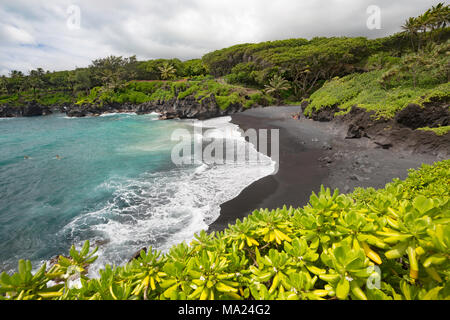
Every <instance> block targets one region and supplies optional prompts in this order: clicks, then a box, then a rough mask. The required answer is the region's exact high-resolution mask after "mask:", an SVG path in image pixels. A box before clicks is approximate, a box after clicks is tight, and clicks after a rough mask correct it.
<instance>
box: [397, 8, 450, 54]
mask: <svg viewBox="0 0 450 320" xmlns="http://www.w3.org/2000/svg"><path fill="white" fill-rule="evenodd" d="M449 22H450V6H449V5H444V3H439V4H438V5H436V6H433V7H432V8H430V9H428V10H427V11H426V12H425V13H424V14H422V15H420V16H418V17H415V18H414V17H411V18H409V19H408V20H406V22H405V24H404V25H403V26H402V29H403V33H404V34H406V35H407V36H408V37H409V38H410V39H411V46H412V49H413V50H420V49H421V48H422V46H423V45H424V44H425V43H426V42H430V41H433V40H435V39H439V38H440V37H441V36H442V34H443V31H444V29H445V27H446V26H447V25H448V24H449Z"/></svg>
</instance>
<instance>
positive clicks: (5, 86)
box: [0, 76, 9, 94]
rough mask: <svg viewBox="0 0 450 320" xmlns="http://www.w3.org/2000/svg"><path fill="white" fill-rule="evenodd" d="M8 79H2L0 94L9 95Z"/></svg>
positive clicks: (0, 79)
mask: <svg viewBox="0 0 450 320" xmlns="http://www.w3.org/2000/svg"><path fill="white" fill-rule="evenodd" d="M8 93H9V92H8V79H7V78H6V76H1V77H0V94H8Z"/></svg>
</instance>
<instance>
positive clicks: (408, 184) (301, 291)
mask: <svg viewBox="0 0 450 320" xmlns="http://www.w3.org/2000/svg"><path fill="white" fill-rule="evenodd" d="M449 181H450V160H446V161H442V162H438V163H435V164H434V165H423V166H422V168H421V169H420V170H411V171H410V174H409V176H408V178H407V179H406V180H404V181H400V180H398V179H396V180H394V181H393V182H392V183H390V184H388V185H387V186H386V187H385V188H384V189H381V190H374V189H372V188H369V189H366V190H365V189H357V190H355V192H354V193H353V194H349V195H344V194H339V192H338V190H335V192H334V193H331V191H330V190H329V189H324V188H323V187H322V189H321V191H320V192H319V193H318V194H315V193H313V194H312V196H311V198H310V201H309V204H308V205H307V206H305V207H303V208H298V209H294V208H292V207H291V208H286V207H283V208H281V209H277V210H272V211H269V210H267V209H266V210H264V209H261V210H256V211H254V212H253V214H252V215H250V216H249V217H247V218H244V219H243V220H242V221H240V220H237V221H236V223H235V224H234V225H230V226H229V227H228V229H226V230H225V231H223V232H218V233H212V234H207V233H206V232H204V231H202V232H200V233H199V234H196V235H195V238H194V240H193V241H192V242H191V244H190V245H187V244H186V243H181V244H179V245H176V246H173V247H172V248H171V249H170V250H169V251H168V252H167V253H165V254H162V253H160V252H158V251H154V250H152V249H151V248H150V250H148V252H147V253H146V252H144V251H141V253H140V256H139V257H138V258H137V259H135V260H133V261H131V262H129V263H127V264H125V265H123V266H120V267H115V266H114V267H111V266H109V265H107V266H105V268H104V269H102V270H100V274H99V277H98V278H92V279H90V278H87V277H86V269H87V268H88V266H89V264H90V263H92V262H93V260H94V259H95V256H94V253H95V250H94V251H91V252H89V243H88V242H86V243H85V244H84V246H83V248H82V249H81V250H80V251H79V252H78V251H76V250H75V248H73V247H72V249H71V250H70V257H63V256H60V257H59V259H58V262H57V263H56V264H55V265H54V266H52V267H51V268H50V269H49V270H46V265H45V264H44V265H43V266H42V267H41V268H40V269H39V270H38V271H37V272H36V273H35V274H32V272H31V264H30V263H29V262H26V261H23V260H21V261H20V262H19V271H18V273H16V274H14V275H11V276H10V275H7V274H6V273H2V274H1V276H0V298H2V299H77V300H84V299H90V300H100V299H111V300H113V299H114V300H125V299H132V300H136V299H144V300H147V299H162V300H166V299H183V300H185V299H193V300H198V299H200V300H206V299H211V300H212V299H220V300H223V299H226V300H230V299H258V300H259V299H263V300H270V299H282V300H298V299H310V300H324V299H339V300H345V299H352V300H367V299H371V300H392V299H394V300H417V299H420V300H429V299H449V298H450V281H449V276H450V274H449V270H450V269H449V267H450V265H449V263H450V262H449V261H450V260H449V254H450V227H449V224H448V222H449V219H450V216H449V213H450V192H449V191H450V188H449ZM443 183H444V185H443ZM75 276H78V277H79V278H80V280H79V283H78V284H76V282H74V281H75ZM50 280H52V281H53V282H50Z"/></svg>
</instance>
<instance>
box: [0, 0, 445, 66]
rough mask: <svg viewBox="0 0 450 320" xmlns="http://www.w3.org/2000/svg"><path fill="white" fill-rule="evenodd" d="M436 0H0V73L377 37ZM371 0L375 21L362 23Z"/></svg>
mask: <svg viewBox="0 0 450 320" xmlns="http://www.w3.org/2000/svg"><path fill="white" fill-rule="evenodd" d="M439 2H448V1H445V0H441V1H432V0H369V1H366V0H220V1H219V0H145V1H144V0H126V1H125V0H117V1H116V0H67V1H66V0H41V1H36V0H0V74H7V73H8V72H9V71H10V70H13V69H16V70H21V71H24V72H28V71H29V70H30V69H35V68H37V67H42V68H44V69H45V70H51V71H53V70H67V69H74V68H75V67H76V66H78V67H85V66H87V65H89V63H90V61H92V60H93V59H96V58H100V57H105V56H107V55H111V54H113V55H121V56H131V55H137V57H138V59H140V60H143V59H153V58H172V57H177V58H180V59H182V60H184V59H190V58H199V57H201V56H202V55H203V54H205V53H207V52H210V51H212V50H215V49H221V48H224V47H227V46H230V45H234V44H238V43H247V42H261V41H267V40H278V39H287V38H307V39H310V38H312V37H314V36H366V37H369V38H376V37H381V36H385V35H389V34H393V33H395V32H398V31H400V25H401V24H402V23H403V22H404V21H405V20H406V18H408V17H411V16H417V15H419V14H421V13H422V12H423V11H425V10H426V9H427V8H429V7H430V6H432V5H435V4H437V3H439ZM370 5H376V6H378V7H379V8H380V16H381V29H372V30H371V29H369V28H368V27H367V23H366V22H367V19H368V18H369V16H370V14H368V13H367V8H368V7H369V6H370ZM77 8H79V13H80V14H79V18H80V19H78V14H77ZM78 25H79V28H78Z"/></svg>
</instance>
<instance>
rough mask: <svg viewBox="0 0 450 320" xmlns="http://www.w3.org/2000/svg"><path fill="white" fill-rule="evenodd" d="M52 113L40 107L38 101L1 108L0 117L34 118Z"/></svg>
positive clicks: (46, 108)
mask: <svg viewBox="0 0 450 320" xmlns="http://www.w3.org/2000/svg"><path fill="white" fill-rule="evenodd" d="M51 113H52V111H51V110H50V109H49V108H48V107H45V106H41V105H39V104H38V103H37V102H36V101H31V102H27V103H26V104H25V105H22V106H10V105H8V104H5V105H2V106H0V117H7V118H11V117H34V116H42V115H47V114H51Z"/></svg>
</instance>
